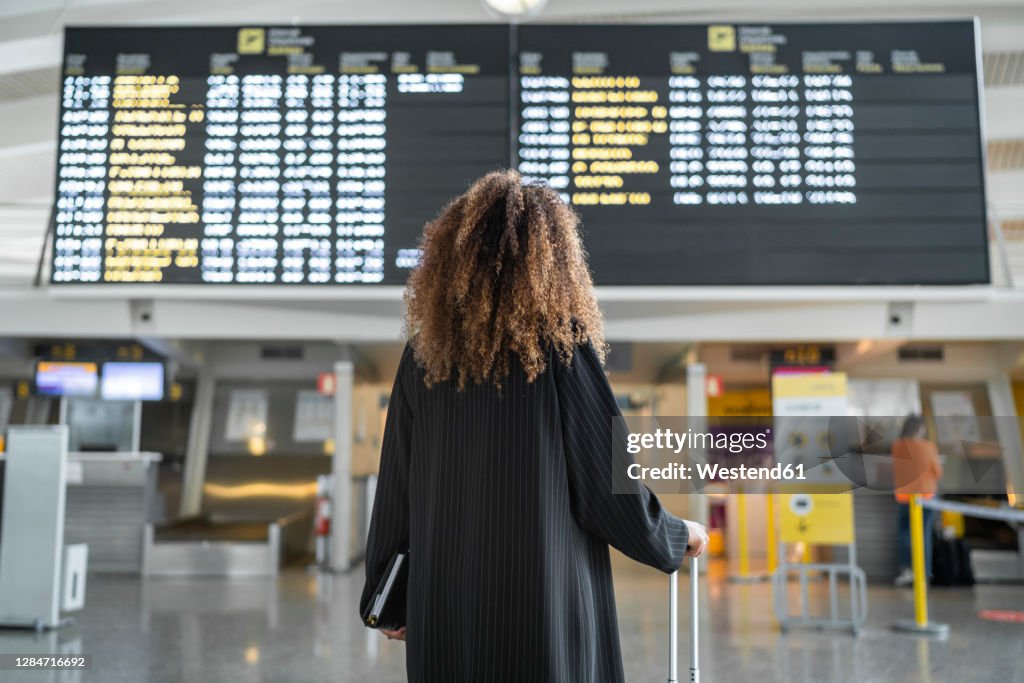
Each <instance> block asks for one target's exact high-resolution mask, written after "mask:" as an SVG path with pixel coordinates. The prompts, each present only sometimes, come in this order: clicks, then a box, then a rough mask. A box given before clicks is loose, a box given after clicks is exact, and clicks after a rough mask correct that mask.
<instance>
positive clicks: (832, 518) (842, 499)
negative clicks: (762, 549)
mask: <svg viewBox="0 0 1024 683" xmlns="http://www.w3.org/2000/svg"><path fill="white" fill-rule="evenodd" d="M775 507H776V509H777V510H778V511H779V540H780V541H782V542H783V543H799V542H801V541H803V542H804V543H809V544H811V545H849V544H850V543H853V496H851V495H850V494H848V493H781V494H778V498H777V499H776V506H775Z"/></svg>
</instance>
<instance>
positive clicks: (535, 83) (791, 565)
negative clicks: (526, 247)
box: [0, 0, 1024, 683]
mask: <svg viewBox="0 0 1024 683" xmlns="http://www.w3.org/2000/svg"><path fill="white" fill-rule="evenodd" d="M1022 111H1024V2H1021V1H1020V0H957V1H955V2H942V3H939V2H935V1H934V0H895V1H894V2H876V1H874V0H843V1H841V2H840V1H836V0H779V1H778V2H775V1H773V2H765V3H742V2H736V1H734V0H720V1H719V2H703V1H700V0H693V1H690V2H682V1H681V0H546V1H545V0H430V1H429V2H414V1H412V0H379V1H378V2H362V1H357V0H336V1H334V2H324V1H322V0H292V1H291V2H288V3H281V2H269V1H267V0H249V1H248V2H241V1H239V0H203V1H198V0H178V1H176V2H168V1H167V0H31V1H29V0H0V123H2V125H0V681H28V682H33V681H52V682H54V683H56V682H71V681H97V682H99V683H139V682H148V681H152V682H155V683H212V682H219V681H231V682H233V683H234V682H248V681H253V682H255V681H260V682H270V681H272V682H274V683H277V682H283V681H301V682H304V683H318V682H324V683H326V682H334V681H337V682H352V683H356V682H362V681H380V682H389V683H398V682H400V681H405V680H407V673H406V658H405V648H406V644H405V643H403V642H401V641H399V640H392V639H390V638H386V637H384V636H383V635H382V634H381V633H380V631H379V630H377V629H373V628H368V627H367V626H366V625H365V624H364V623H363V619H362V618H361V614H360V604H359V603H360V595H361V593H362V591H363V584H364V562H363V560H364V558H365V554H366V548H367V545H366V541H367V534H368V530H369V528H370V522H371V511H372V508H373V504H374V501H375V496H376V492H377V484H378V473H379V468H380V463H381V446H382V438H383V435H384V428H385V424H386V420H387V419H388V404H389V398H390V396H391V392H392V386H393V382H394V378H395V374H396V371H397V370H398V367H399V363H400V361H401V359H402V357H403V349H404V348H405V340H406V337H405V335H406V334H407V330H406V328H405V325H404V315H405V302H404V301H403V286H404V284H405V282H406V278H407V277H408V275H409V273H410V272H411V270H412V269H413V268H414V267H415V266H416V264H417V263H418V259H419V255H420V251H419V246H420V241H419V239H420V235H421V233H422V230H423V226H424V224H425V223H427V222H428V221H430V220H431V219H433V218H434V217H435V216H437V214H438V212H439V211H440V210H441V209H442V208H443V207H444V206H445V205H446V204H447V203H448V202H449V201H450V200H451V199H452V198H454V197H456V196H457V195H459V194H461V193H462V192H464V191H465V190H466V188H467V187H468V186H469V184H470V183H471V182H472V181H473V180H474V179H475V178H477V177H479V176H481V175H483V174H485V173H487V172H489V171H492V170H495V169H502V168H513V169H517V170H518V171H519V173H520V174H521V175H522V177H523V179H524V181H527V182H532V183H543V184H546V185H547V186H549V187H551V188H552V189H554V190H555V191H557V192H558V194H559V195H560V196H561V198H562V199H563V200H564V201H565V202H567V203H568V204H570V205H571V206H572V207H573V208H574V209H575V210H576V212H577V213H578V215H579V217H580V219H581V225H582V239H583V243H584V246H585V248H586V250H587V252H588V255H589V263H590V267H591V270H592V273H593V278H594V282H595V285H596V288H597V289H596V291H597V299H598V303H599V305H600V308H601V312H602V314H603V316H604V325H605V336H606V338H607V340H608V343H609V349H610V350H609V353H608V356H607V359H606V362H605V370H606V372H607V375H608V379H609V381H610V384H611V387H612V390H613V392H614V397H615V401H616V403H617V404H618V407H619V409H620V410H621V412H622V414H623V416H625V417H626V420H627V422H628V421H630V420H638V421H647V422H651V421H652V420H655V419H656V418H659V417H662V418H665V419H667V421H665V420H663V421H662V422H661V423H660V424H663V425H664V424H675V422H672V421H673V420H677V421H680V422H679V424H684V425H690V426H694V425H705V426H706V425H711V427H709V428H710V429H719V430H726V431H728V430H729V429H740V428H743V426H744V425H764V424H769V425H773V426H774V429H775V438H776V445H775V447H774V450H773V451H771V452H769V453H767V454H765V453H759V454H757V456H756V457H757V458H762V460H759V462H762V461H763V458H768V459H769V460H771V459H772V458H775V459H776V461H777V462H782V460H783V459H785V458H792V460H791V461H790V460H786V462H795V463H799V462H806V463H810V465H809V467H810V468H811V470H812V471H813V472H815V475H814V476H816V477H820V478H821V479H820V480H819V479H814V481H815V482H816V486H817V488H815V487H813V486H808V487H804V488H801V489H800V490H796V489H795V488H792V487H791V488H787V487H786V486H783V485H779V486H776V485H775V484H773V483H766V482H753V483H747V482H744V483H742V484H737V483H736V482H730V481H727V480H724V479H719V480H714V481H711V480H709V481H703V482H701V485H700V486H699V487H690V488H687V489H684V488H683V487H682V486H680V487H677V488H675V489H672V488H665V486H666V484H665V483H664V482H660V487H658V486H652V488H653V489H654V490H655V491H656V492H657V493H658V495H659V498H660V499H661V501H662V504H663V505H664V507H665V508H666V509H668V510H669V511H671V512H673V513H674V514H676V515H678V516H680V517H684V518H687V519H691V520H696V521H698V522H700V523H701V524H703V525H705V526H706V528H707V530H708V538H709V541H708V550H707V553H706V554H705V555H704V556H703V557H701V558H700V560H699V565H698V567H699V569H698V572H697V574H696V575H691V573H690V572H689V571H687V568H686V567H684V568H682V569H681V570H680V572H679V574H678V576H677V577H676V580H677V581H678V595H677V602H678V613H677V614H676V615H675V616H676V617H677V619H678V622H679V626H678V632H675V644H674V646H672V645H671V644H670V639H671V634H672V633H673V632H674V630H673V625H672V616H673V615H672V613H671V609H670V608H671V605H672V604H673V601H672V598H671V596H670V579H669V578H668V577H667V575H666V574H664V573H662V572H660V571H658V570H655V569H652V568H649V567H646V566H642V565H640V564H637V563H636V562H633V561H631V560H630V559H628V558H627V557H625V556H624V555H623V554H621V553H620V552H619V551H617V550H614V549H613V550H612V567H613V574H614V590H615V597H616V601H617V608H618V612H617V618H618V624H619V631H620V636H621V647H622V658H623V663H624V671H625V680H627V681H637V682H639V681H655V680H672V679H671V678H669V676H670V670H669V669H670V651H677V655H678V661H679V664H678V667H679V669H678V677H679V680H691V681H693V682H694V683H698V681H699V679H701V678H702V679H703V680H704V681H705V683H719V682H725V681H728V682H729V683H742V682H745V681H749V682H757V683H767V682H768V681H777V682H779V683H801V682H805V681H806V682H812V681H813V682H814V683H818V682H823V681H829V682H836V683H840V682H846V681H849V682H857V683H867V682H877V683H885V682H899V683H911V682H913V683H930V682H935V683H940V682H950V683H952V682H954V681H955V682H956V683H970V682H977V683H988V682H995V681H998V682H1001V683H1011V682H1014V681H1016V682H1019V683H1024V418H1022V417H1021V416H1024V116H1021V112H1022ZM908 416H920V417H921V418H922V423H923V425H924V427H923V431H922V432H921V433H922V434H924V435H925V436H924V437H923V438H924V439H926V440H928V441H930V442H933V443H934V444H935V448H936V449H937V451H938V453H939V457H940V459H941V461H942V462H943V463H944V464H945V474H944V475H943V478H942V479H941V480H939V482H938V493H937V495H936V496H934V497H930V496H924V495H922V496H913V497H911V498H910V499H909V504H907V500H908V499H905V498H900V499H899V500H897V497H895V496H894V495H893V486H894V484H892V481H893V476H894V475H893V467H894V465H892V464H890V463H889V458H890V453H891V452H892V449H893V444H894V443H896V442H897V440H899V439H900V438H901V428H902V426H905V422H904V421H905V420H906V418H907V417H908ZM840 418H841V419H842V420H850V421H851V422H849V424H852V425H854V428H853V431H854V432H856V445H855V446H849V449H850V453H853V457H855V458H858V459H859V460H858V461H863V462H866V463H867V465H866V466H865V468H864V469H863V471H861V472H859V473H857V474H855V475H852V474H850V473H849V472H848V471H847V472H844V474H845V475H846V476H847V477H848V479H842V478H841V477H840V475H837V474H836V473H835V472H834V471H833V470H835V469H836V468H834V467H833V468H832V469H830V466H831V465H834V463H835V462H836V461H835V460H834V459H835V458H836V457H840V456H836V453H837V448H838V449H839V451H841V452H842V453H843V454H844V455H842V456H841V457H846V456H847V455H849V453H847V452H846V451H843V448H846V446H843V445H842V444H840V445H838V446H837V443H836V438H837V437H836V434H837V433H838V432H837V430H836V428H835V424H836V423H837V421H839V420H840ZM830 420H831V421H832V422H831V424H832V427H830V428H829V429H831V431H829V429H826V428H823V427H821V425H822V424H823V421H824V423H825V424H827V423H829V421H830ZM843 424H847V423H846V422H843ZM716 425H717V426H716ZM781 433H784V438H782V437H780V434H781ZM902 435H903V436H906V434H905V433H903V434H902ZM783 441H784V442H785V443H784V444H782V442H783ZM779 444H782V445H779ZM769 450H770V449H769ZM694 457H697V456H694ZM752 457H753V456H752ZM745 462H747V463H748V464H749V463H750V462H753V461H752V460H751V461H745ZM838 469H843V467H842V466H840V467H839V468H838ZM830 477H835V478H830ZM812 479H813V477H812ZM840 481H841V484H842V485H845V488H843V490H842V491H841V492H839V493H836V491H837V490H838V489H837V488H836V486H837V482H840ZM850 481H852V482H853V484H854V485H853V486H850V485H849V483H850ZM830 487H831V488H830ZM841 488H842V486H841ZM439 532H440V531H439ZM467 552H473V551H467ZM908 558H909V559H908ZM412 561H413V562H415V558H414V559H413V560H412ZM929 563H930V564H929ZM929 567H930V569H929ZM929 573H930V576H929ZM694 577H696V595H694V594H693V593H692V592H691V591H692V590H693V588H692V587H693V585H694V584H693V583H692V581H693V578H694ZM694 598H696V600H697V604H694ZM697 605H699V608H698V606H697ZM495 619H499V620H500V619H501V615H496V616H495ZM697 633H699V642H698V644H697V649H696V653H697V654H699V674H698V673H696V672H694V677H693V678H691V671H690V667H691V666H692V661H693V659H692V657H693V655H694V654H695V653H694V651H693V647H692V643H693V642H694V641H693V637H694V635H695V634H697ZM574 680H575V679H574ZM436 683H454V682H452V681H438V682H436ZM478 683H487V682H486V681H479V682H478ZM522 683H530V682H529V681H523V682H522Z"/></svg>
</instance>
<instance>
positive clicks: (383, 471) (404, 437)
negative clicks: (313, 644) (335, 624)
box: [359, 349, 413, 614]
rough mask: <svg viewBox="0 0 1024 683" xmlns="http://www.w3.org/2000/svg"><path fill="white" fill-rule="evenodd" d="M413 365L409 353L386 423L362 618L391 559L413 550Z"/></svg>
mask: <svg viewBox="0 0 1024 683" xmlns="http://www.w3.org/2000/svg"><path fill="white" fill-rule="evenodd" d="M409 362H411V358H410V352H409V350H408V349H406V352H405V354H404V356H403V358H402V362H401V363H400V364H399V368H398V374H397V376H396V377H395V384H394V386H393V387H392V389H391V399H390V400H389V402H388V413H387V419H386V421H385V423H384V436H383V439H382V442H381V457H380V472H379V473H378V479H377V492H376V496H375V498H374V501H373V513H372V516H371V517H370V531H369V535H368V537H367V540H366V583H365V584H364V585H363V594H362V597H361V598H360V600H359V613H360V614H362V613H363V611H364V610H365V609H366V606H367V605H368V604H369V602H370V600H371V599H372V597H373V591H374V590H375V589H376V588H377V584H378V583H379V582H380V579H381V577H382V576H383V575H384V572H385V571H386V570H387V566H388V563H389V562H390V561H391V558H392V557H393V556H394V555H395V553H397V552H401V551H405V550H408V549H409V439H410V434H411V433H412V422H413V414H412V411H411V410H410V403H409V400H408V396H407V395H406V391H405V384H406V383H407V382H408V381H409V378H408V377H406V375H407V374H408V372H407V370H408V363H409Z"/></svg>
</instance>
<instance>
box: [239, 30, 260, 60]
mask: <svg viewBox="0 0 1024 683" xmlns="http://www.w3.org/2000/svg"><path fill="white" fill-rule="evenodd" d="M264 49H266V31H264V30H263V29H261V28H240V29H238V54H240V55H258V54H260V53H262V52H263V50H264Z"/></svg>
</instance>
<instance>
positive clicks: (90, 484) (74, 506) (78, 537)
mask: <svg viewBox="0 0 1024 683" xmlns="http://www.w3.org/2000/svg"><path fill="white" fill-rule="evenodd" d="M160 460H161V455H160V454H159V453H149V452H139V453H125V452H105V453H91V452H90V453H78V452H73V453H69V454H68V468H67V499H66V503H65V505H66V508H65V521H64V538H65V542H67V543H88V544H89V571H96V572H126V573H139V572H141V571H142V546H143V539H144V537H145V529H146V524H147V523H148V522H150V521H151V518H152V512H151V511H152V510H153V508H154V498H155V496H156V490H157V489H156V484H157V472H158V469H159V465H158V463H159V462H160Z"/></svg>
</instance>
